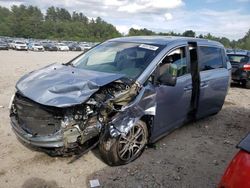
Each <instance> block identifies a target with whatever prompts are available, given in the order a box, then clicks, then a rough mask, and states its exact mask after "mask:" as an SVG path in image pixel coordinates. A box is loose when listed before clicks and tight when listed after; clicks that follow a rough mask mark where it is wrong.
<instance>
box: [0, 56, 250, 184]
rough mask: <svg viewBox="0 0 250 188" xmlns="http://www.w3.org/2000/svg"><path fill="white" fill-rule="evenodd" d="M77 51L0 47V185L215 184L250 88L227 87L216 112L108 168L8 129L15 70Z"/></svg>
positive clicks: (243, 118) (249, 111)
mask: <svg viewBox="0 0 250 188" xmlns="http://www.w3.org/2000/svg"><path fill="white" fill-rule="evenodd" d="M78 54H79V53H78V52H16V51H0V138H1V141H0V188H2V187H3V188H5V187H10V188H20V187H21V188H45V187H46V188H59V187H64V188H71V187H72V188H78V187H79V188H83V187H89V180H90V179H99V181H100V184H101V186H102V187H108V188H109V187H114V188H116V187H131V188H132V187H164V188H165V187H171V188H172V187H182V188H186V187H187V188H189V187H190V188H191V187H202V188H211V187H216V185H217V184H218V182H219V180H220V177H221V175H222V174H223V172H224V170H225V167H226V166H227V164H228V163H229V161H230V160H231V158H232V157H233V155H234V154H235V153H236V152H237V151H238V150H237V149H236V148H235V145H236V144H237V143H238V142H239V141H240V140H241V139H242V138H243V137H244V136H245V135H246V134H247V132H248V131H249V130H250V128H249V126H250V100H249V98H250V90H247V89H243V88H241V87H239V86H237V85H234V86H232V87H231V89H230V91H229V94H228V96H227V98H226V102H225V105H224V106H223V109H222V111H221V112H220V113H219V114H217V115H215V116H212V117H208V118H206V119H203V120H200V121H197V122H194V123H190V124H188V125H185V126H183V127H182V128H180V129H178V130H176V131H174V132H172V133H171V134H169V135H168V136H166V137H164V138H163V139H161V140H160V141H158V142H157V143H156V144H155V145H154V147H151V148H147V149H146V150H145V151H144V153H143V154H142V155H141V157H140V158H139V159H137V160H136V161H134V162H132V163H131V164H128V165H125V166H121V167H109V166H107V165H106V164H104V163H103V162H102V161H101V160H100V156H99V153H98V150H97V149H95V150H94V151H92V152H89V153H88V154H86V155H84V156H83V157H81V158H80V159H79V160H77V161H75V162H74V163H73V164H68V162H69V161H70V158H52V157H49V156H47V155H46V154H44V153H41V152H35V151H31V150H30V149H28V148H26V147H24V146H23V145H22V144H21V143H19V142H18V141H17V139H16V137H15V135H14V133H13V132H12V131H11V127H10V123H9V117H8V104H9V100H10V98H11V96H12V94H13V93H14V86H15V83H16V81H17V80H18V79H19V78H20V76H21V75H23V74H24V73H27V72H29V71H32V70H34V69H37V68H39V67H43V66H45V65H48V64H50V63H53V62H61V63H62V62H67V61H68V60H70V59H71V58H73V57H74V56H76V55H78Z"/></svg>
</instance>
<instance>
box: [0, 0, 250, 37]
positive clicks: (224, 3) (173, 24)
mask: <svg viewBox="0 0 250 188" xmlns="http://www.w3.org/2000/svg"><path fill="white" fill-rule="evenodd" d="M20 4H25V5H35V6H38V7H39V8H40V9H42V11H43V12H45V11H46V9H47V8H48V7H50V6H56V7H63V8H66V9H67V10H69V11H70V12H73V11H78V12H82V13H84V14H85V15H86V16H88V17H91V18H95V17H97V16H100V17H101V18H103V19H104V20H106V21H107V22H109V23H112V24H113V25H115V26H116V28H117V29H118V30H119V31H120V32H121V33H124V34H126V33H127V32H128V30H129V28H131V27H134V28H136V29H139V28H148V29H151V30H153V31H158V32H159V31H163V32H164V31H165V32H168V31H174V32H184V31H185V30H189V29H192V30H194V31H195V32H196V33H197V34H200V33H202V34H206V33H208V32H210V33H212V34H213V35H216V36H225V37H228V38H230V39H239V38H242V37H243V36H244V35H245V33H246V32H247V31H248V30H249V29H250V0H186V1H184V0H0V6H5V7H11V6H12V5H20Z"/></svg>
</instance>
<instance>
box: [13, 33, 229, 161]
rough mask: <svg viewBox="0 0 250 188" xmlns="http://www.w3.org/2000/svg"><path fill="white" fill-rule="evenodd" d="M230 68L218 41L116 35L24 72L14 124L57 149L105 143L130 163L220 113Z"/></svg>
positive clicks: (113, 155)
mask: <svg viewBox="0 0 250 188" xmlns="http://www.w3.org/2000/svg"><path fill="white" fill-rule="evenodd" d="M230 72H231V66H230V63H229V62H228V61H227V58H226V54H225V50H224V47H223V45H221V44H220V43H218V42H214V41H210V40H205V39H197V38H183V37H165V36H153V37H124V38H116V39H111V40H108V41H106V42H104V43H102V44H100V45H98V46H96V47H94V48H92V49H91V50H89V51H88V52H86V53H83V54H81V55H79V56H78V57H76V58H74V59H73V60H71V61H70V62H68V63H66V64H58V63H55V64H51V65H49V66H46V67H44V68H42V69H40V70H36V71H33V72H31V73H29V74H27V75H25V76H23V77H22V78H21V79H20V80H19V81H18V82H17V84H16V90H17V91H16V93H15V96H14V97H13V99H12V101H11V109H10V118H11V125H12V128H13V131H14V132H15V134H16V135H17V137H18V138H19V140H21V141H22V142H23V143H26V144H28V145H29V146H34V147H35V148H40V149H41V150H43V151H45V152H47V153H49V154H50V155H72V154H79V155H80V154H81V153H84V151H88V150H89V149H91V148H93V147H95V146H97V145H99V150H100V154H101V156H102V157H103V159H104V161H105V162H107V163H108V164H109V165H122V164H126V163H129V162H131V161H133V160H134V159H136V158H137V157H138V156H139V155H140V154H141V153H142V151H143V149H144V148H145V146H146V144H148V143H154V142H155V141H156V140H158V139H159V138H161V137H162V136H164V135H166V134H168V133H169V132H170V131H173V130H174V129H176V128H178V127H180V126H181V125H183V124H184V123H186V122H189V121H192V120H197V119H200V118H203V117H206V116H209V115H213V114H216V113H218V112H219V111H220V110H221V108H222V106H223V103H224V100H225V96H226V94H227V91H228V87H229V83H230V75H231V73H230Z"/></svg>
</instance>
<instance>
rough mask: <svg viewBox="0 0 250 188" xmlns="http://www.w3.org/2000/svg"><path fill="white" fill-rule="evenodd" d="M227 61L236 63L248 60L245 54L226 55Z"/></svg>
mask: <svg viewBox="0 0 250 188" xmlns="http://www.w3.org/2000/svg"><path fill="white" fill-rule="evenodd" d="M228 58H229V61H233V62H237V63H247V62H248V61H249V57H248V56H245V55H228Z"/></svg>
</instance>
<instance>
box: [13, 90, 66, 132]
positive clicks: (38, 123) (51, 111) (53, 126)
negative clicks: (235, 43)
mask: <svg viewBox="0 0 250 188" xmlns="http://www.w3.org/2000/svg"><path fill="white" fill-rule="evenodd" d="M13 103H14V107H15V109H16V118H17V120H18V123H19V125H20V127H21V128H22V129H23V130H25V131H26V132H27V133H30V134H32V135H37V136H49V135H52V134H54V133H56V132H57V131H59V129H60V126H61V123H60V122H61V121H60V120H61V117H62V115H61V114H60V110H59V109H56V108H53V107H47V106H43V105H40V104H37V103H35V102H33V101H32V100H30V99H27V98H25V97H23V96H21V95H20V94H16V96H15V98H14V101H13Z"/></svg>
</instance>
